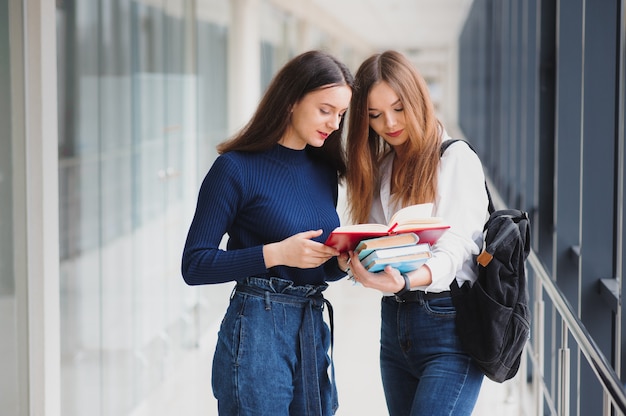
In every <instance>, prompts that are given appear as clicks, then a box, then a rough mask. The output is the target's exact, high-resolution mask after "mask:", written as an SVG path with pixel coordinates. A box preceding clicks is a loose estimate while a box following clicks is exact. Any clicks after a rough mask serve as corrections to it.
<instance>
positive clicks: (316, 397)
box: [233, 277, 337, 416]
mask: <svg viewBox="0 0 626 416" xmlns="http://www.w3.org/2000/svg"><path fill="white" fill-rule="evenodd" d="M327 287H328V285H327V284H323V285H319V286H313V285H307V286H294V285H293V282H291V281H289V280H284V279H280V278H277V277H272V278H269V279H266V278H261V277H248V278H247V279H246V280H245V281H243V282H238V283H237V286H236V287H235V290H234V292H233V293H236V292H239V293H243V294H246V295H250V296H254V297H258V298H262V299H264V300H265V309H266V310H269V309H271V307H272V302H278V303H288V304H291V305H301V306H302V308H307V310H306V311H305V313H304V318H303V320H302V324H301V326H300V329H299V330H298V336H299V338H300V356H301V357H302V382H303V385H304V391H305V392H306V399H307V415H311V416H322V407H321V406H322V400H321V397H322V395H321V392H320V380H319V378H318V373H319V372H318V371H317V351H316V348H311V347H310V346H311V345H313V344H314V342H315V339H316V338H318V337H317V336H316V335H315V324H314V320H313V308H317V309H321V308H323V306H324V305H326V307H327V309H328V318H329V326H330V369H331V379H330V382H331V384H332V392H333V397H332V398H331V399H332V400H333V402H336V401H337V397H336V395H337V391H336V384H335V364H334V360H333V345H334V326H335V325H334V321H333V307H332V305H331V304H330V302H329V301H328V300H326V299H325V298H324V296H323V295H322V292H323V291H324V290H325V289H326V288H327Z"/></svg>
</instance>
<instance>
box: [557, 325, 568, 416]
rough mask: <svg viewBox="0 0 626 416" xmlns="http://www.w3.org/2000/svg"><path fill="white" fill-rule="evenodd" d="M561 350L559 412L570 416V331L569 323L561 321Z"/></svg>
mask: <svg viewBox="0 0 626 416" xmlns="http://www.w3.org/2000/svg"><path fill="white" fill-rule="evenodd" d="M561 326H562V330H561V348H560V349H559V380H558V386H559V405H558V411H559V415H561V416H569V390H570V380H569V374H570V370H569V364H570V350H569V348H568V346H567V338H568V336H569V334H568V333H569V331H568V329H567V323H566V322H565V320H561Z"/></svg>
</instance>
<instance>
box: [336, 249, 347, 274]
mask: <svg viewBox="0 0 626 416" xmlns="http://www.w3.org/2000/svg"><path fill="white" fill-rule="evenodd" d="M337 263H338V265H339V268H340V269H341V271H343V272H344V273H347V272H348V268H349V267H350V255H349V254H348V253H341V254H340V255H339V256H337Z"/></svg>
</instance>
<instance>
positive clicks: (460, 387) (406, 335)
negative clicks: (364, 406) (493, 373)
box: [380, 296, 483, 416]
mask: <svg viewBox="0 0 626 416" xmlns="http://www.w3.org/2000/svg"><path fill="white" fill-rule="evenodd" d="M381 314H382V315H381V317H382V327H381V349H380V366H381V373H382V381H383V388H384V391H385V398H386V400H387V408H388V410H389V415H390V416H418V415H419V416H431V415H432V416H444V415H453V416H461V415H471V413H472V410H473V408H474V406H475V404H476V400H477V398H478V393H479V392H480V387H481V384H482V380H483V374H482V372H481V371H480V369H479V368H478V367H477V366H476V365H475V364H474V362H473V361H472V359H471V358H470V357H469V356H468V355H467V354H465V353H464V352H463V350H462V348H461V345H460V341H459V338H458V337H457V335H456V332H455V323H454V317H455V314H456V312H455V309H454V306H453V305H452V299H451V298H450V297H444V298H439V299H432V300H424V299H423V297H421V296H420V297H419V299H418V301H416V302H405V303H398V302H396V300H395V299H394V297H393V296H385V297H383V300H382V308H381Z"/></svg>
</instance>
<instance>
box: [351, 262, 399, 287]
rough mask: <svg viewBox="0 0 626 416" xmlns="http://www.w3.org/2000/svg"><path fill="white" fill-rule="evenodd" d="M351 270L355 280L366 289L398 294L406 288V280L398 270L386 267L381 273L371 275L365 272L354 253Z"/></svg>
mask: <svg viewBox="0 0 626 416" xmlns="http://www.w3.org/2000/svg"><path fill="white" fill-rule="evenodd" d="M350 269H351V270H352V275H353V276H354V280H356V281H357V282H359V283H360V284H362V285H363V286H364V287H368V288H371V289H377V290H380V291H381V292H389V293H396V292H399V291H400V290H402V289H403V288H404V278H403V277H402V275H401V274H400V272H399V271H398V269H394V268H393V267H391V266H386V267H385V269H384V270H383V271H381V272H377V273H370V272H368V271H367V270H365V267H363V265H362V264H361V262H360V261H359V256H358V255H356V254H354V253H350Z"/></svg>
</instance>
